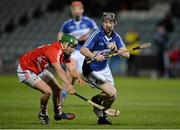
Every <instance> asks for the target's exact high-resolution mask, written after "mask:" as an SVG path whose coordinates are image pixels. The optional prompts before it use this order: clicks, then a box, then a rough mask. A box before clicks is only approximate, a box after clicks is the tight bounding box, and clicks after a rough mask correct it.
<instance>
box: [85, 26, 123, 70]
mask: <svg viewBox="0 0 180 130" xmlns="http://www.w3.org/2000/svg"><path fill="white" fill-rule="evenodd" d="M112 42H114V43H116V46H117V48H118V49H119V48H121V47H124V46H125V45H124V43H123V41H122V39H121V37H120V36H119V35H118V34H117V33H116V32H112V36H111V37H110V38H108V37H107V36H106V35H105V34H104V30H103V28H102V27H100V28H98V29H96V30H95V31H94V32H93V33H92V34H91V35H90V37H89V38H88V39H87V41H86V42H85V43H84V45H83V46H84V47H86V48H88V49H89V50H90V51H92V52H96V53H101V54H102V53H108V44H109V43H112ZM84 64H86V61H85V62H84ZM106 65H107V60H104V61H100V62H97V61H93V62H91V63H90V64H86V66H89V67H88V68H89V69H91V70H89V71H100V70H102V69H104V68H105V67H106Z"/></svg>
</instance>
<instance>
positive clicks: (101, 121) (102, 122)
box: [97, 117, 112, 125]
mask: <svg viewBox="0 0 180 130" xmlns="http://www.w3.org/2000/svg"><path fill="white" fill-rule="evenodd" d="M97 123H98V124H99V125H112V123H111V121H110V120H109V119H108V118H107V117H99V120H98V122H97Z"/></svg>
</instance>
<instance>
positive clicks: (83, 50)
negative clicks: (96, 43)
mask: <svg viewBox="0 0 180 130" xmlns="http://www.w3.org/2000/svg"><path fill="white" fill-rule="evenodd" d="M80 52H81V54H82V55H84V56H85V57H87V58H89V59H93V58H94V57H95V56H96V55H95V54H94V53H93V52H91V51H90V50H89V49H88V48H87V47H84V46H83V47H82V48H81V50H80Z"/></svg>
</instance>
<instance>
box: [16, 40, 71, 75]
mask: <svg viewBox="0 0 180 130" xmlns="http://www.w3.org/2000/svg"><path fill="white" fill-rule="evenodd" d="M19 62H20V66H21V68H22V69H23V70H26V69H28V70H31V71H33V72H34V73H36V74H39V73H41V72H42V71H43V70H44V69H45V68H48V67H49V65H51V64H53V63H59V64H62V63H67V62H70V59H65V58H64V49H63V47H62V44H61V43H59V42H54V43H52V44H50V45H49V44H45V45H43V46H40V47H38V48H36V49H34V50H31V51H29V52H27V53H25V54H24V55H22V56H21V57H20V60H19Z"/></svg>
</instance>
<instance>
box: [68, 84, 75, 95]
mask: <svg viewBox="0 0 180 130" xmlns="http://www.w3.org/2000/svg"><path fill="white" fill-rule="evenodd" d="M67 92H68V93H69V94H71V95H73V94H74V93H75V90H74V87H73V86H72V85H68V86H67Z"/></svg>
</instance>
